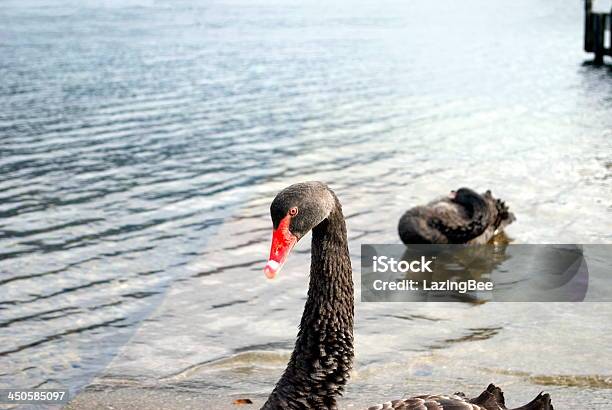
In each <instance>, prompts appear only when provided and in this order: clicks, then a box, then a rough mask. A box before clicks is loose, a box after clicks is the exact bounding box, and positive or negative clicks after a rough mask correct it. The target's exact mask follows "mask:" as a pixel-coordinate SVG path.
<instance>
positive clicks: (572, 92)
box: [0, 0, 612, 409]
mask: <svg viewBox="0 0 612 410" xmlns="http://www.w3.org/2000/svg"><path fill="white" fill-rule="evenodd" d="M582 18H583V17H582V8H581V4H580V2H567V1H565V2H560V1H540V2H534V1H528V0H520V1H505V2H489V1H484V0H468V1H462V2H455V1H451V0H443V1H437V2H428V1H425V0H418V1H383V2H374V3H372V4H368V3H360V2H352V1H351V2H349V1H341V2H334V3H333V4H325V5H324V4H323V3H319V2H280V1H278V2H274V1H273V0H265V1H255V2H252V1H248V2H246V1H228V2H196V1H176V2H162V1H144V0H143V1H132V0H129V1H116V0H113V1H105V2H97V1H96V2H94V1H89V0H88V1H79V2H76V1H74V2H70V1H57V2H51V1H34V0H20V1H16V0H7V1H4V2H2V3H1V4H0V55H1V58H0V386H3V387H8V386H11V387H41V388H54V387H62V386H63V387H68V388H70V389H71V391H72V392H73V393H75V392H77V391H79V390H81V389H82V388H83V387H85V386H87V385H90V387H89V390H90V391H96V390H99V389H103V390H112V391H119V392H121V391H123V392H125V391H130V392H134V393H133V394H134V397H138V394H142V392H145V391H146V392H150V391H151V390H150V389H153V390H154V391H155V390H156V389H157V390H159V391H160V392H161V391H164V392H167V391H171V392H173V394H175V395H176V397H178V395H179V394H181V395H185V394H186V395H188V396H189V397H194V398H195V399H196V400H197V401H196V403H206V402H208V403H210V402H215V403H217V404H216V405H215V406H216V407H218V408H222V407H223V406H225V405H227V406H228V407H229V406H230V403H231V398H233V397H251V398H253V399H254V400H256V401H257V400H261V399H262V398H263V397H265V395H266V393H267V392H269V391H270V390H271V388H272V386H273V384H274V382H275V381H276V378H277V377H278V375H279V373H280V372H281V371H282V369H283V368H284V365H285V363H286V360H287V358H288V355H289V352H290V349H291V348H292V344H293V340H294V336H295V333H296V327H297V324H298V322H299V316H300V314H301V309H302V305H303V302H304V299H305V294H306V284H307V281H306V273H307V272H308V260H309V244H308V243H307V242H308V240H304V241H302V243H301V244H300V245H299V246H298V248H296V251H295V255H294V256H293V258H292V259H290V261H289V262H288V263H287V265H286V268H285V269H284V271H283V272H282V274H281V276H280V277H279V279H278V280H277V281H274V282H269V281H266V280H265V279H264V276H263V273H262V271H261V269H262V267H263V264H264V263H265V259H266V257H267V254H268V249H269V248H268V246H269V244H268V241H269V238H270V231H271V223H270V220H269V215H268V206H269V203H270V201H271V200H272V198H273V197H274V195H275V194H276V192H277V191H278V190H280V189H282V188H283V187H285V186H286V185H289V184H290V183H293V182H297V181H301V180H313V179H317V180H323V181H326V182H328V183H329V184H330V185H331V187H332V188H333V189H334V190H335V191H336V193H337V194H338V196H339V198H340V200H341V201H342V203H343V206H344V212H345V215H346V216H347V218H348V222H347V223H348V229H349V239H350V249H351V253H352V256H353V262H354V266H355V280H356V281H357V282H359V267H358V263H357V261H358V260H359V245H360V244H361V243H364V242H365V243H367V242H370V243H382V242H387V243H396V242H398V241H399V238H398V237H397V234H396V223H397V220H398V218H399V216H400V215H401V213H402V212H403V210H405V209H406V208H407V207H408V206H410V205H414V204H417V203H421V202H424V201H427V200H429V199H431V198H432V197H435V196H437V195H439V194H443V193H445V192H447V191H448V190H450V189H454V188H457V187H459V186H462V185H469V186H473V187H475V188H477V189H479V190H484V189H487V188H490V189H492V190H493V193H494V194H497V195H499V196H500V197H502V198H503V199H505V200H506V201H507V203H508V204H509V205H510V207H511V209H512V210H513V211H514V212H515V214H516V215H517V217H518V221H517V222H516V223H515V224H513V225H512V226H511V227H510V229H509V235H510V236H511V237H512V238H513V239H514V241H515V242H518V243H542V242H544V243H572V242H576V243H611V242H612V234H611V232H612V220H611V215H612V208H611V205H610V203H611V201H610V200H611V198H612V182H611V181H612V71H611V70H610V68H609V67H594V66H592V65H590V64H588V63H587V64H585V63H584V61H585V60H587V59H588V56H587V55H586V54H584V53H583V52H582V50H581V48H582V47H581V46H582V33H581V30H582ZM608 62H610V61H608ZM357 288H358V287H357ZM357 297H359V295H357ZM611 314H612V305H610V304H604V303H602V304H592V303H589V304H586V303H585V304H553V303H549V304H520V303H517V304H501V303H497V304H496V303H489V304H482V305H471V304H460V303H454V304H433V303H429V304H377V303H374V304H364V303H358V304H357V306H356V330H355V332H356V352H357V357H356V365H355V372H354V375H353V377H352V380H351V383H350V384H349V387H348V390H347V392H346V398H345V399H344V400H343V402H342V405H343V406H344V407H347V406H349V403H356V404H367V403H375V402H380V401H384V400H386V399H389V398H397V397H402V396H403V395H404V394H417V393H423V392H430V391H431V392H451V393H452V392H454V391H456V390H464V391H466V393H476V391H477V390H479V389H482V388H483V387H484V386H486V384H487V383H488V382H490V381H496V382H497V383H499V384H503V386H504V389H505V390H506V391H507V398H508V399H509V402H510V403H509V404H511V405H517V404H518V403H519V402H520V401H524V400H527V399H529V398H530V397H531V396H534V395H535V394H537V393H538V392H539V391H540V390H543V389H545V390H547V391H549V392H551V394H553V398H554V399H555V405H557V403H558V404H559V408H583V407H584V403H585V402H586V403H589V406H587V407H588V408H600V409H605V408H610V407H611V406H612V369H610V363H612V347H611V346H612V333H611V332H610V330H609V326H608V325H605V326H602V324H603V323H606V324H609V321H610V317H611ZM96 376H97V377H96ZM91 383H93V384H91ZM139 392H140V393H139ZM118 397H119V396H118ZM128 400H129V398H128Z"/></svg>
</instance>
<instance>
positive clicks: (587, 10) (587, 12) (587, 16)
mask: <svg viewBox="0 0 612 410" xmlns="http://www.w3.org/2000/svg"><path fill="white" fill-rule="evenodd" d="M592 11H593V1H592V0H585V1H584V51H587V52H589V53H591V52H593V19H592V17H593V15H592Z"/></svg>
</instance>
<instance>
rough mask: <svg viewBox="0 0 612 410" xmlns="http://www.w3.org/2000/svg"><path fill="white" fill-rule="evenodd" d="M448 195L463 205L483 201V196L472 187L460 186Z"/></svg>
mask: <svg viewBox="0 0 612 410" xmlns="http://www.w3.org/2000/svg"><path fill="white" fill-rule="evenodd" d="M448 197H449V199H450V200H451V201H453V202H456V203H458V204H462V205H469V204H473V203H475V202H482V196H481V195H480V194H478V192H476V191H473V190H471V189H470V188H459V189H458V190H456V191H451V192H450V194H449V195H448Z"/></svg>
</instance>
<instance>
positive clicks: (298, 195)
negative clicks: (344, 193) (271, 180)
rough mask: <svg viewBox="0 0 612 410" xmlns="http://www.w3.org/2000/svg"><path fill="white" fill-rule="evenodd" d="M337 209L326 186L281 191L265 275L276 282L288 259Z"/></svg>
mask: <svg viewBox="0 0 612 410" xmlns="http://www.w3.org/2000/svg"><path fill="white" fill-rule="evenodd" d="M334 205H335V200H334V196H333V194H332V193H331V191H330V190H329V188H328V187H327V185H326V184H324V183H322V182H301V183H298V184H294V185H291V186H288V187H287V188H285V189H283V190H282V191H280V192H279V193H278V194H277V195H276V197H275V198H274V201H272V205H270V216H271V217H272V228H273V231H272V244H271V246H270V257H269V259H268V263H267V264H266V267H265V268H264V273H265V274H266V276H267V277H268V278H269V279H272V278H274V277H275V276H276V274H277V273H278V272H279V271H280V270H281V268H282V267H283V265H284V263H285V261H286V260H287V256H288V255H289V253H290V252H291V250H292V249H293V247H294V246H295V244H296V243H297V242H298V241H299V240H300V239H302V238H303V237H304V236H305V235H306V234H307V233H308V232H309V231H310V230H312V229H313V228H314V227H315V226H317V225H318V224H320V223H321V222H323V221H324V220H325V219H326V218H327V217H328V216H329V214H330V213H331V211H332V210H333V208H334Z"/></svg>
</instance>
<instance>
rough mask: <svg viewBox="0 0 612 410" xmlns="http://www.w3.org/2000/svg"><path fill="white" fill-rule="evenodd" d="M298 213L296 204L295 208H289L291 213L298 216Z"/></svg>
mask: <svg viewBox="0 0 612 410" xmlns="http://www.w3.org/2000/svg"><path fill="white" fill-rule="evenodd" d="M297 214H298V209H297V207H296V206H294V207H293V208H291V209H290V210H289V215H291V216H296V215H297Z"/></svg>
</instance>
